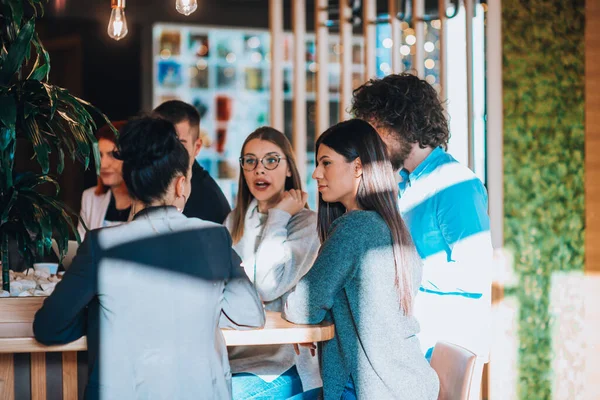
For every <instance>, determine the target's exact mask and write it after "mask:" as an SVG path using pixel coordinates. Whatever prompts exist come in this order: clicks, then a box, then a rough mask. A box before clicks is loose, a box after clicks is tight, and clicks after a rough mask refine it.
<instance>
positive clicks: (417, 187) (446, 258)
mask: <svg viewBox="0 0 600 400" xmlns="http://www.w3.org/2000/svg"><path fill="white" fill-rule="evenodd" d="M352 112H353V113H354V115H355V116H356V117H358V118H361V119H364V120H366V121H368V122H370V123H371V125H373V127H375V129H377V132H378V133H379V135H380V136H381V138H382V139H383V141H384V142H385V143H386V145H387V147H388V153H389V156H390V159H391V161H392V165H393V167H394V170H397V171H399V172H400V177H399V181H400V183H399V188H400V199H399V206H400V210H401V212H402V216H403V218H404V220H405V222H406V224H407V225H408V228H409V229H410V232H411V235H412V237H413V241H414V242H415V245H416V247H417V250H418V251H419V255H420V256H421V258H422V259H423V280H422V284H421V288H420V294H419V295H418V296H417V297H416V300H415V310H414V312H415V315H416V316H417V318H418V320H419V323H420V324H421V333H420V334H419V339H420V341H421V346H422V348H423V351H424V352H425V354H426V357H427V358H428V359H430V357H431V353H432V351H433V347H434V346H435V343H436V342H439V341H447V342H451V343H454V344H458V345H460V346H463V347H465V348H467V349H469V350H471V351H473V352H474V353H476V354H477V355H478V356H480V357H482V358H483V359H484V360H486V359H487V357H488V352H489V337H490V330H489V325H490V308H491V268H492V244H491V236H490V221H489V216H488V213H487V193H486V189H485V187H484V186H483V183H482V182H481V181H480V180H479V179H478V178H477V177H476V176H475V174H474V173H473V172H472V171H471V170H470V169H469V168H467V167H465V166H463V165H461V164H460V163H458V162H457V161H456V160H455V159H454V158H453V157H452V156H451V155H450V154H448V153H447V152H446V150H447V148H448V139H449V137H450V134H449V129H448V120H447V118H446V115H445V111H444V108H443V106H442V103H441V101H440V99H439V97H438V94H437V92H436V91H435V89H434V88H433V87H432V86H431V85H430V84H429V83H427V82H426V81H424V80H423V79H420V78H418V77H416V76H414V75H411V74H407V73H403V74H398V75H388V76H386V77H385V78H383V79H371V80H370V81H368V82H367V83H365V84H364V85H362V86H361V87H359V88H357V89H356V90H355V91H354V99H353V102H352Z"/></svg>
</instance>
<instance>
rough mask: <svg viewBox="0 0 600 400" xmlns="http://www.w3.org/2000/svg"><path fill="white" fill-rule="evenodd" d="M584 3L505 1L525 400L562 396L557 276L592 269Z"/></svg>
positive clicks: (512, 236) (509, 238)
mask: <svg viewBox="0 0 600 400" xmlns="http://www.w3.org/2000/svg"><path fill="white" fill-rule="evenodd" d="M584 5H585V4H584V0H579V1H567V0H546V1H544V0H521V1H519V0H503V1H502V14H503V15H502V19H503V22H502V23H503V27H502V28H503V29H502V30H503V54H504V56H503V57H504V60H503V63H504V65H503V85H504V178H505V181H504V191H505V192H504V193H505V198H504V213H505V222H504V232H505V245H506V247H508V248H510V249H513V251H514V254H515V269H516V272H517V274H518V276H519V286H518V287H517V288H514V291H513V293H514V295H516V296H517V297H518V299H519V301H520V305H521V308H520V314H519V343H520V348H519V371H518V373H519V382H518V385H519V386H518V394H519V398H520V399H527V400H534V399H550V398H551V397H552V394H551V389H552V371H551V360H552V355H551V337H550V330H549V324H550V323H551V321H550V320H549V313H548V303H549V283H550V276H551V274H552V272H553V271H558V270H561V271H564V270H577V271H580V270H583V268H584V218H585V215H584V181H583V177H584V164H583V163H584V96H583V94H584V21H585V18H584ZM599 29H600V28H599Z"/></svg>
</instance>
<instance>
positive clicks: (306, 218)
mask: <svg viewBox="0 0 600 400" xmlns="http://www.w3.org/2000/svg"><path fill="white" fill-rule="evenodd" d="M292 221H298V222H305V223H309V224H316V223H317V213H316V212H314V211H313V210H310V209H308V208H303V209H302V210H300V211H298V212H297V213H296V214H295V215H294V216H293V217H292Z"/></svg>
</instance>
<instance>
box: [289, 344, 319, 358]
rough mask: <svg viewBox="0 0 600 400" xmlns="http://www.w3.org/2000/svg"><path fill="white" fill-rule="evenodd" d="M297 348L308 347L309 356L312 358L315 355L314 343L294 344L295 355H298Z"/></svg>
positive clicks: (298, 350)
mask: <svg viewBox="0 0 600 400" xmlns="http://www.w3.org/2000/svg"><path fill="white" fill-rule="evenodd" d="M298 346H302V347H308V348H309V349H310V355H311V356H313V357H314V356H315V354H316V352H317V344H316V343H299V344H296V343H294V351H295V352H296V354H297V355H300V347H298Z"/></svg>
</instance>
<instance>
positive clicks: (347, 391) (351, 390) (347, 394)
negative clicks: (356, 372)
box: [340, 376, 356, 400]
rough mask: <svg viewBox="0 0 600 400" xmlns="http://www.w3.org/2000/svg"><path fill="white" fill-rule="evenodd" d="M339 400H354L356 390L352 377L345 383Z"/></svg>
mask: <svg viewBox="0 0 600 400" xmlns="http://www.w3.org/2000/svg"><path fill="white" fill-rule="evenodd" d="M340 400H356V388H355V387H354V380H353V379H352V376H349V377H348V382H346V386H345V387H344V391H343V392H342V396H341V397H340Z"/></svg>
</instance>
